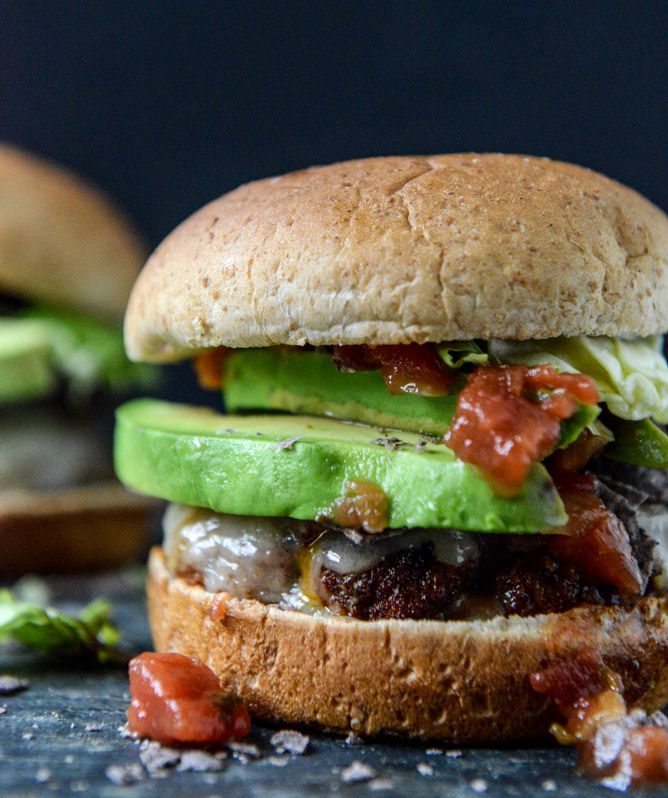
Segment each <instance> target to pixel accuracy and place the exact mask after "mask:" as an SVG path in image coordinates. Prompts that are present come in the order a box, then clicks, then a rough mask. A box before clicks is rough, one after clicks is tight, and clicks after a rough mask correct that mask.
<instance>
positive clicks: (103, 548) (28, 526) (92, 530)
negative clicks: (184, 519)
mask: <svg viewBox="0 0 668 798" xmlns="http://www.w3.org/2000/svg"><path fill="white" fill-rule="evenodd" d="M155 506H156V502H155V500H153V499H147V498H146V497H144V496H137V495H135V494H132V493H129V492H128V491H127V490H126V489H125V488H124V487H122V486H121V485H119V484H118V483H117V482H112V481H110V482H103V483H98V484H93V485H86V486H84V487H78V488H70V489H68V490H59V491H30V490H11V491H10V490H6V491H0V540H1V541H2V556H0V574H19V573H49V572H51V573H55V572H60V571H69V572H73V571H90V570H98V569H101V568H113V567H116V566H118V565H121V564H122V563H126V562H128V561H129V560H131V559H132V558H134V557H136V556H137V555H138V554H140V553H141V550H142V548H145V547H146V527H147V523H148V517H149V513H150V511H151V509H152V508H154V507H155Z"/></svg>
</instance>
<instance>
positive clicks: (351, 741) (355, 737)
mask: <svg viewBox="0 0 668 798" xmlns="http://www.w3.org/2000/svg"><path fill="white" fill-rule="evenodd" d="M345 744H346V745H364V737H360V735H359V734H355V732H353V731H351V732H348V736H347V737H346V739H345Z"/></svg>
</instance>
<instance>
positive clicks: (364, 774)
mask: <svg viewBox="0 0 668 798" xmlns="http://www.w3.org/2000/svg"><path fill="white" fill-rule="evenodd" d="M375 777H376V771H375V770H374V769H373V768H372V767H371V766H370V765H367V764H366V763H365V762H360V761H359V760H357V759H355V760H354V761H353V762H351V763H350V764H349V765H348V767H347V768H344V769H343V770H342V771H341V781H343V782H346V783H349V782H358V781H371V779H373V778H375Z"/></svg>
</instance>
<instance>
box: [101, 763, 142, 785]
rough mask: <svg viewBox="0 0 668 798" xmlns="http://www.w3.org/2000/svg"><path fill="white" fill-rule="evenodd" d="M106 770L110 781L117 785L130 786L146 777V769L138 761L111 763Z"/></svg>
mask: <svg viewBox="0 0 668 798" xmlns="http://www.w3.org/2000/svg"><path fill="white" fill-rule="evenodd" d="M104 772H105V775H106V777H107V778H108V779H109V781H110V782H111V783H112V784H115V785H116V786H117V787H129V786H130V785H131V784H137V782H140V781H142V780H143V779H144V771H143V770H142V768H141V765H138V764H137V763H136V762H133V763H132V764H130V765H109V767H108V768H107V769H106V770H105V771H104Z"/></svg>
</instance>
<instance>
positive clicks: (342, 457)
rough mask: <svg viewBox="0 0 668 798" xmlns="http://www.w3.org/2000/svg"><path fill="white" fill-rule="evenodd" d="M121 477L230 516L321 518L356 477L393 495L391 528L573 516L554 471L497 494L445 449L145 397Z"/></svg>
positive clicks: (394, 435)
mask: <svg viewBox="0 0 668 798" xmlns="http://www.w3.org/2000/svg"><path fill="white" fill-rule="evenodd" d="M115 464H116V472H117V474H118V476H119V478H120V479H121V481H122V482H124V483H125V484H126V485H127V486H128V487H130V488H132V489H133V490H136V491H139V492H141V493H147V494H149V495H151V496H157V497H160V498H163V499H168V500H170V501H176V502H181V503H183V504H190V505H195V506H201V507H209V508H210V509H212V510H215V511H217V512H221V513H230V514H232V515H265V516H288V517H291V518H298V519H303V520H309V519H310V520H315V519H316V518H317V517H319V516H320V515H321V514H327V511H328V509H329V508H330V507H331V506H332V504H333V502H334V501H335V500H336V499H337V498H339V497H340V496H341V495H342V493H343V490H344V485H345V483H346V482H347V481H350V480H358V479H363V480H368V481H370V482H373V483H374V484H376V485H378V486H379V487H380V488H382V490H383V491H384V492H385V494H386V496H387V497H388V500H389V505H390V517H389V526H390V527H393V528H397V527H437V528H439V527H440V528H457V529H465V530H473V531H480V532H539V531H543V530H546V529H551V528H554V527H558V526H562V525H563V524H565V523H566V520H567V516H566V514H565V512H564V508H563V504H562V502H561V499H560V497H559V494H558V493H557V491H556V488H555V487H554V484H553V483H552V480H551V479H550V477H549V475H548V473H547V471H546V470H545V469H544V468H543V466H541V465H535V466H534V467H533V468H532V470H531V472H530V474H529V477H528V479H527V482H526V485H525V489H524V492H523V493H522V494H521V495H520V496H517V497H514V498H511V499H508V498H502V497H500V496H497V495H496V494H495V493H494V492H493V490H492V488H491V487H490V485H489V484H488V483H487V482H486V481H485V480H484V479H483V478H482V477H481V476H480V474H479V473H478V472H477V471H476V470H475V469H474V468H473V467H471V466H469V465H466V464H465V463H463V462H461V461H460V460H458V459H457V458H456V457H455V455H454V453H453V452H452V451H451V450H450V449H448V448H447V447H446V446H445V445H444V444H441V443H430V442H427V441H425V440H423V439H421V438H420V436H419V435H415V434H413V433H410V432H404V431H399V430H394V431H389V432H388V431H387V430H383V431H382V432H381V431H380V430H379V429H377V428H374V427H368V426H364V425H360V424H351V423H345V422H341V421H334V420H331V419H324V418H315V417H310V416H290V415H286V416H277V415H269V416H262V415H257V416H223V415H219V414H217V413H215V412H214V411H212V410H209V409H205V408H196V407H188V406H184V405H178V404H172V403H169V402H161V401H157V400H152V399H137V400H135V401H132V402H128V403H126V404H125V405H123V406H121V407H120V408H119V410H118V411H117V424H116V439H115Z"/></svg>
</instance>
